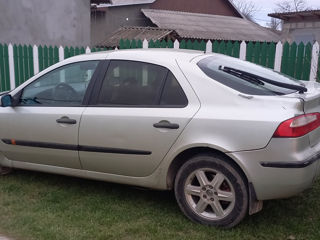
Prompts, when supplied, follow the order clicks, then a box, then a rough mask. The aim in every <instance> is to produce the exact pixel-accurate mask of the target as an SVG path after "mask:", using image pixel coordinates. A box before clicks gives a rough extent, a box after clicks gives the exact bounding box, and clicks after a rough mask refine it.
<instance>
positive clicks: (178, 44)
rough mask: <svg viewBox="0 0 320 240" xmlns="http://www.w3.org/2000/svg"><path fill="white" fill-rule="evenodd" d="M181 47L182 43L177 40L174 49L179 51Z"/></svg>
mask: <svg viewBox="0 0 320 240" xmlns="http://www.w3.org/2000/svg"><path fill="white" fill-rule="evenodd" d="M179 47H180V43H179V41H178V40H177V39H176V40H175V41H174V43H173V48H174V49H179Z"/></svg>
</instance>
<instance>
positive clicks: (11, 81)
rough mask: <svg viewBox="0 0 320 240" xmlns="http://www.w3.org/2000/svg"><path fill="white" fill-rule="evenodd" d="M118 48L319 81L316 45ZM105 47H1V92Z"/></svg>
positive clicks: (126, 44) (131, 44)
mask: <svg viewBox="0 0 320 240" xmlns="http://www.w3.org/2000/svg"><path fill="white" fill-rule="evenodd" d="M119 48H120V49H132V48H174V49H193V50H201V51H205V52H215V53H221V54H225V55H229V56H232V57H236V58H240V59H242V60H247V61H250V62H253V63H256V64H259V65H262V66H265V67H268V68H271V69H274V70H275V71H279V72H282V73H285V74H287V75H289V76H292V77H294V78H297V79H301V80H310V81H319V82H320V71H318V69H320V57H319V44H318V43H317V42H316V43H314V44H313V45H312V44H310V43H308V44H303V43H300V44H299V45H297V44H296V43H292V44H289V43H288V42H286V43H284V44H282V43H281V42H278V43H266V42H265V43H259V42H256V43H254V42H244V41H242V42H237V41H236V42H234V41H214V42H211V41H208V42H205V41H190V40H189V41H185V40H182V41H181V42H178V41H175V42H172V41H170V40H169V41H152V40H151V41H149V42H148V41H147V40H144V41H141V40H138V41H136V40H129V39H121V40H120V43H119ZM106 50H110V49H107V48H89V47H86V48H85V47H62V46H60V47H57V46H31V45H12V44H9V45H7V44H0V91H6V90H10V89H13V88H15V87H16V86H19V85H20V84H21V83H23V82H24V81H26V80H27V79H29V78H30V77H32V76H33V75H34V74H36V73H38V72H39V71H42V70H43V69H45V68H47V67H49V66H51V65H53V64H55V63H57V62H59V61H62V60H63V59H66V58H69V57H72V56H76V55H79V54H84V53H90V52H98V51H106Z"/></svg>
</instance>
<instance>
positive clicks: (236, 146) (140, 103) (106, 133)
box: [0, 49, 320, 227]
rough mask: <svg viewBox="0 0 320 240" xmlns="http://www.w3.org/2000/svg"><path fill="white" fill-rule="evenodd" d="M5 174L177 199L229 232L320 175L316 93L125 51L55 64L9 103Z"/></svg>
mask: <svg viewBox="0 0 320 240" xmlns="http://www.w3.org/2000/svg"><path fill="white" fill-rule="evenodd" d="M1 106H2V107H0V123H1V124H0V172H1V174H2V175H4V174H6V173H9V172H10V170H11V169H15V168H16V169H27V170H34V171H42V172H48V173H55V174H62V175H69V176H76V177H83V178H88V179H96V180H102V181H109V182H115V183H121V184H129V185H135V186H142V187H146V188H151V189H159V190H173V191H174V193H175V196H176V200H177V203H178V205H179V207H180V208H181V210H182V212H183V213H184V214H185V215H186V216H187V217H188V218H189V219H191V220H192V221H195V222H198V223H202V224H206V225H212V226H220V227H233V226H235V225H237V224H238V223H239V222H240V221H241V220H242V219H243V218H244V217H245V216H246V215H248V214H250V215H251V214H254V213H256V212H258V211H260V210H261V209H262V203H263V201H264V200H269V199H278V198H287V197H290V196H294V195H296V194H298V193H300V192H302V191H303V190H305V189H306V188H308V187H310V186H311V185H312V183H313V182H314V180H315V179H316V177H317V176H318V175H319V172H320V163H319V161H318V159H319V158H320V128H319V126H320V113H319V112H320V88H319V85H318V84H317V83H315V82H302V81H298V80H295V79H292V78H290V77H288V76H285V75H282V74H280V73H277V72H274V71H272V70H270V69H266V68H264V67H261V66H258V65H255V64H252V63H249V62H245V61H242V60H239V59H235V58H231V57H227V56H223V55H219V54H205V53H203V52H199V51H181V50H179V51H178V50H161V49H158V50H156V49H154V50H150V49H147V50H138V49H137V50H120V51H110V52H100V53H93V54H87V55H80V56H76V57H72V58H68V59H66V60H64V61H62V62H60V63H57V64H55V65H53V66H51V67H49V68H47V69H46V70H44V71H42V72H40V73H39V74H37V75H36V76H34V77H32V78H31V79H29V80H28V81H26V82H25V83H23V84H22V85H20V86H19V87H17V88H16V89H14V90H12V91H10V92H7V93H2V95H1Z"/></svg>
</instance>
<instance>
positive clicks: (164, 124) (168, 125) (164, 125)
mask: <svg viewBox="0 0 320 240" xmlns="http://www.w3.org/2000/svg"><path fill="white" fill-rule="evenodd" d="M153 126H154V127H155V128H168V129H178V128H179V124H177V123H171V122H169V121H167V120H162V121H160V122H158V123H155V124H153Z"/></svg>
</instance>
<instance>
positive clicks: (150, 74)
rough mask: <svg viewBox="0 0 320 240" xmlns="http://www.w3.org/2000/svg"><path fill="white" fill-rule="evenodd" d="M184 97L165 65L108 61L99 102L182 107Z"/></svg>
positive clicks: (108, 104)
mask: <svg viewBox="0 0 320 240" xmlns="http://www.w3.org/2000/svg"><path fill="white" fill-rule="evenodd" d="M187 103H188V100H187V97H186V95H185V93H184V92H183V90H182V88H181V86H180V85H179V83H178V81H177V79H176V78H175V77H174V75H173V74H172V73H171V72H170V71H169V70H168V69H167V68H165V67H163V66H159V65H155V64H150V63H144V62H136V61H123V60H114V61H111V62H110V65H109V67H108V70H107V73H106V76H105V78H104V80H103V83H102V87H101V89H100V93H99V96H98V101H97V104H98V105H107V106H129V107H139V106H140V107H184V106H186V105H187Z"/></svg>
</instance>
